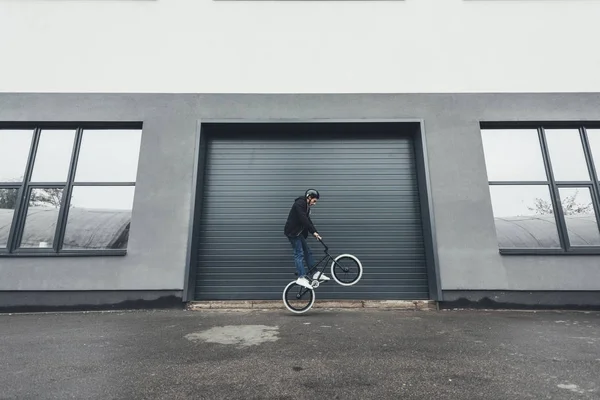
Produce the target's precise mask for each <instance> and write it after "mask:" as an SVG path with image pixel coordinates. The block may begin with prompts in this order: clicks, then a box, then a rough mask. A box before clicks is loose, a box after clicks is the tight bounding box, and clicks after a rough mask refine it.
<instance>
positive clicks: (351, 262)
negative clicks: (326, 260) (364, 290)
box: [331, 254, 363, 286]
mask: <svg viewBox="0 0 600 400" xmlns="http://www.w3.org/2000/svg"><path fill="white" fill-rule="evenodd" d="M362 273H363V267H362V264H361V263H360V261H359V260H358V258H356V257H354V256H353V255H352V254H342V255H339V256H337V257H336V258H335V259H334V260H333V261H332V262H331V275H332V276H333V279H335V281H336V282H337V283H339V284H340V285H342V286H352V285H354V284H356V282H358V281H359V280H360V278H361V277H362Z"/></svg>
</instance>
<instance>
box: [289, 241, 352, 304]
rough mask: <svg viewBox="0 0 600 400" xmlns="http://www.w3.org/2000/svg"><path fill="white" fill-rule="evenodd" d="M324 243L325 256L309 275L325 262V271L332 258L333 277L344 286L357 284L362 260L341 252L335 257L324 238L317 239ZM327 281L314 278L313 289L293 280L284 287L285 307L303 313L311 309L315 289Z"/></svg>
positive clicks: (322, 270)
mask: <svg viewBox="0 0 600 400" xmlns="http://www.w3.org/2000/svg"><path fill="white" fill-rule="evenodd" d="M317 240H319V242H320V243H321V244H322V245H323V247H324V250H325V256H323V258H322V259H321V260H320V261H319V262H318V263H316V264H315V265H313V267H312V268H311V269H310V270H309V271H308V274H307V275H308V276H311V275H314V273H315V272H316V270H318V267H319V265H321V264H323V266H322V268H321V270H320V274H319V275H318V276H319V277H321V275H322V274H323V273H324V271H325V268H327V264H328V262H329V260H331V276H332V277H333V279H334V280H335V281H336V282H337V283H338V284H340V285H342V286H352V285H354V284H356V283H357V282H358V281H359V280H360V278H361V277H362V273H363V267H362V264H361V263H360V260H359V259H358V258H356V257H355V256H353V255H352V254H340V255H339V256H337V257H335V258H334V257H333V256H332V255H331V254H330V253H329V247H327V245H325V243H324V242H323V240H321V239H317ZM324 282H326V281H320V280H319V279H312V280H311V286H312V289H309V288H306V287H304V286H302V285H299V284H297V283H296V280H293V281H291V282H290V283H288V285H287V286H286V287H285V289H283V304H284V305H285V307H286V308H287V309H288V310H289V311H291V312H293V313H296V314H302V313H305V312H307V311H308V310H310V309H311V308H312V306H313V304H314V303H315V290H314V289H316V288H318V287H319V285H321V284H322V283H324Z"/></svg>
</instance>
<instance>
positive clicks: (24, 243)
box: [20, 188, 63, 248]
mask: <svg viewBox="0 0 600 400" xmlns="http://www.w3.org/2000/svg"><path fill="white" fill-rule="evenodd" d="M62 193H63V189H62V188H44V189H32V190H31V193H30V195H29V202H28V207H27V215H26V217H25V227H24V229H23V235H22V237H21V244H20V247H21V248H51V247H52V245H53V243H54V235H55V232H56V224H57V222H58V212H59V210H60V203H61V199H62Z"/></svg>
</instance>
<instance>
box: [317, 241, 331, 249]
mask: <svg viewBox="0 0 600 400" xmlns="http://www.w3.org/2000/svg"><path fill="white" fill-rule="evenodd" d="M317 240H318V241H319V242H321V244H322V245H323V247H325V251H327V250H329V247H327V245H326V244H325V242H324V241H323V239H317Z"/></svg>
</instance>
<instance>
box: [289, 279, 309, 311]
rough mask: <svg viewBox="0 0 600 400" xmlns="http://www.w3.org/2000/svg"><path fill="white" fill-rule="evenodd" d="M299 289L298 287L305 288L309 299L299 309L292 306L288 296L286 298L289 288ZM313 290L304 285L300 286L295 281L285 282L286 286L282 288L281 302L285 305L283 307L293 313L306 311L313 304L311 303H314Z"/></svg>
mask: <svg viewBox="0 0 600 400" xmlns="http://www.w3.org/2000/svg"><path fill="white" fill-rule="evenodd" d="M296 289H298V290H300V289H306V290H307V291H306V294H305V296H306V295H307V296H308V297H309V301H308V304H307V305H306V306H305V307H302V308H300V309H298V308H296V307H293V306H292V305H291V304H290V302H289V300H288V298H287V294H288V292H290V291H291V290H296ZM315 297H316V296H315V291H314V290H310V289H307V288H305V287H304V286H300V285H298V284H297V283H296V281H291V282H290V283H288V284H287V286H286V287H285V289H283V304H284V305H285V308H287V309H288V311H290V312H293V313H294V314H303V313H305V312H307V311H308V310H310V309H311V308H312V306H313V304H315Z"/></svg>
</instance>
